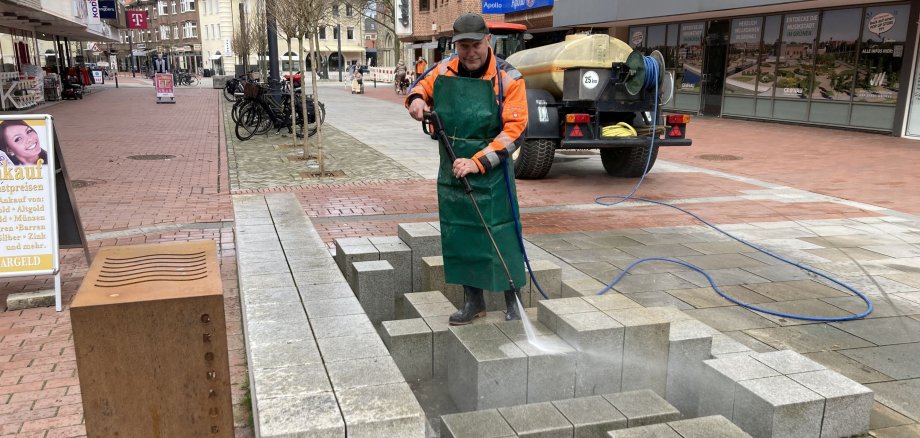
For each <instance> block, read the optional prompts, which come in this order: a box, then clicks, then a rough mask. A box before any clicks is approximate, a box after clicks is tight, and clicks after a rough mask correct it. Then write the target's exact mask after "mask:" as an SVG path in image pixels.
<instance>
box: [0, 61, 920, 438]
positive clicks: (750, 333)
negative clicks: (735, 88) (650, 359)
mask: <svg viewBox="0 0 920 438" xmlns="http://www.w3.org/2000/svg"><path fill="white" fill-rule="evenodd" d="M145 81H146V80H145V79H140V78H137V79H132V80H127V79H126V80H125V81H124V83H123V84H122V88H119V89H117V90H116V89H114V88H113V87H111V85H109V84H107V85H106V86H103V87H99V88H100V90H99V91H98V92H95V93H93V94H91V95H90V96H88V97H87V98H86V99H84V100H83V101H73V102H71V101H67V102H61V103H58V104H55V105H49V106H47V107H44V108H41V109H39V111H41V112H49V113H51V114H53V115H54V116H55V120H56V123H57V128H58V133H59V135H60V137H61V142H62V149H63V152H64V157H65V160H66V164H67V166H68V170H69V171H70V175H71V177H72V178H73V179H77V180H82V181H84V182H85V184H86V186H85V187H82V188H79V189H77V190H76V196H77V204H78V207H79V209H80V213H81V215H82V220H83V226H84V229H85V230H86V232H87V237H88V240H89V246H90V248H91V250H93V251H95V250H97V249H98V248H99V247H102V246H111V245H125V244H132V243H152V242H163V241H176V240H178V241H184V240H197V239H213V240H215V241H217V242H218V244H219V249H220V258H221V276H222V279H223V281H224V293H225V299H226V312H227V315H228V321H227V322H228V333H229V335H230V349H231V351H230V353H231V356H230V357H231V366H232V370H231V373H232V376H231V379H232V382H233V391H234V392H233V395H234V403H235V416H234V417H235V423H236V426H237V430H236V432H237V436H249V435H251V433H252V430H251V428H250V426H249V423H250V420H249V413H248V411H247V407H246V406H245V396H246V390H245V375H246V368H245V355H244V352H243V340H242V336H241V334H240V333H241V329H240V311H239V302H238V288H237V285H236V283H237V277H236V258H235V245H234V240H233V228H232V226H233V223H232V220H233V218H232V212H231V210H230V197H229V195H230V193H231V192H235V193H246V192H262V191H289V192H292V193H294V194H296V196H297V197H298V199H299V200H300V202H301V204H302V206H303V208H304V210H305V211H306V213H307V214H308V215H309V216H310V217H311V219H312V220H313V221H314V223H315V224H316V226H317V229H318V231H319V232H320V234H321V236H322V238H323V239H324V241H325V242H326V244H327V245H329V246H330V247H331V244H332V241H333V239H335V238H337V237H346V236H380V235H395V234H396V224H398V223H401V222H413V221H431V220H435V218H436V217H437V200H436V193H435V187H434V182H433V181H432V180H431V179H430V178H433V177H434V175H436V174H437V145H436V143H434V142H433V141H431V140H430V139H429V138H427V137H425V136H424V134H422V133H421V130H420V129H419V128H420V126H419V124H418V123H417V122H415V121H412V120H410V119H409V118H408V117H407V116H406V114H405V110H404V109H403V108H402V107H401V105H400V104H399V100H400V98H394V97H393V96H392V89H390V88H388V87H384V86H380V87H378V88H377V89H373V88H367V89H366V90H367V93H366V94H364V95H351V94H350V93H347V92H346V91H345V88H344V85H342V84H338V83H323V84H321V89H320V96H321V98H322V100H323V101H324V102H325V104H326V107H327V112H328V116H327V121H328V124H327V127H328V129H327V131H326V133H327V135H328V138H327V140H329V141H328V142H327V143H325V146H326V147H327V152H328V155H327V158H328V159H329V166H328V169H329V170H342V171H343V172H344V174H345V175H344V176H343V177H336V178H326V179H323V180H316V179H314V178H306V179H305V178H302V177H301V176H300V173H301V172H304V171H308V170H310V168H309V167H308V165H307V163H304V162H302V161H290V160H288V156H290V155H296V153H297V152H298V151H297V150H296V149H291V148H285V147H281V146H278V145H279V144H283V143H287V142H289V141H290V138H284V137H281V136H277V135H271V136H264V137H257V138H254V139H252V140H250V141H248V142H238V141H236V139H235V138H232V135H233V133H232V130H228V129H227V128H228V127H230V126H229V125H228V124H227V123H226V121H225V120H222V117H221V115H222V114H225V113H222V112H221V110H220V108H221V104H220V103H219V102H220V101H221V98H220V97H219V95H218V93H217V91H215V90H211V89H209V88H206V87H204V86H203V87H200V88H197V89H192V88H184V89H183V88H180V89H179V90H178V96H177V97H178V103H177V104H176V105H156V104H154V103H153V95H152V94H153V93H152V90H151V89H150V88H149V87H150V86H149V81H146V82H145ZM223 108H224V109H225V110H226V106H224V107H223ZM87 127H92V128H91V129H88V128H87ZM690 133H691V136H693V137H694V139H695V145H694V146H693V147H691V148H670V149H667V150H663V151H662V154H661V157H660V160H659V162H658V164H656V166H655V169H654V171H653V173H652V174H651V175H650V176H649V177H648V178H647V179H646V182H645V183H644V185H643V187H642V189H641V190H640V192H639V195H641V196H645V197H649V198H652V199H657V200H666V201H671V202H674V203H677V204H680V205H681V206H682V207H685V208H689V209H691V210H692V211H694V212H696V213H699V214H701V215H702V216H704V217H706V218H707V219H708V220H710V221H712V222H714V223H718V224H722V225H725V226H726V228H729V229H732V230H737V231H740V232H742V233H747V234H745V236H746V237H750V238H753V239H757V240H758V241H759V242H761V243H763V244H765V245H766V246H769V247H771V248H775V249H778V250H780V251H782V253H783V254H784V255H787V256H791V257H795V258H798V259H800V260H803V261H806V262H809V263H816V264H819V265H821V266H822V267H824V268H825V269H828V270H829V271H830V272H833V273H835V274H837V275H840V276H842V277H845V278H846V279H847V280H848V281H852V282H854V284H856V285H857V286H859V287H860V288H865V289H869V290H871V291H872V292H873V293H874V295H873V298H874V299H876V301H877V303H882V304H880V305H879V310H878V312H877V313H876V314H875V315H874V316H875V318H872V319H870V320H866V321H864V322H856V323H847V324H836V325H828V324H803V325H793V324H792V323H791V322H789V321H780V320H777V319H771V318H765V317H762V316H760V315H757V314H754V313H751V312H747V311H744V310H743V309H738V308H737V307H734V306H726V305H725V304H726V303H725V302H723V301H720V300H717V299H714V297H713V295H712V293H711V291H709V290H707V289H705V288H702V287H701V286H702V284H700V283H699V280H698V279H695V278H691V277H690V276H688V275H687V274H688V273H686V272H680V270H674V269H672V268H670V267H667V268H664V267H658V266H648V267H644V268H643V269H642V270H640V271H637V272H636V273H634V274H632V275H630V276H629V277H628V278H630V280H628V281H627V283H625V284H624V285H623V286H622V288H621V290H620V291H621V292H623V293H630V294H633V295H635V297H634V298H636V299H637V300H640V301H642V302H643V303H645V304H654V303H660V302H667V303H671V304H674V305H678V306H680V307H683V308H687V309H688V310H689V311H691V312H695V314H694V316H695V317H697V318H700V319H701V320H704V321H708V322H710V323H713V324H716V325H720V327H719V328H720V329H723V330H724V331H725V332H726V333H728V335H729V336H731V337H732V339H737V340H738V341H739V342H741V343H742V344H744V345H748V346H749V347H750V348H754V349H755V350H756V349H772V348H793V349H796V350H798V351H801V352H803V353H807V354H808V355H809V356H811V357H812V358H814V359H815V360H819V361H821V362H824V363H826V364H828V365H829V366H831V367H832V368H835V369H838V370H840V371H841V372H843V373H844V374H846V375H848V376H850V377H851V378H854V380H858V381H861V382H864V383H866V384H869V385H870V386H871V387H872V388H873V389H874V390H876V392H877V394H879V397H877V401H878V403H876V407H875V411H874V416H873V434H875V435H877V436H880V437H882V436H897V435H895V434H896V433H902V434H903V433H907V434H908V435H909V434H910V431H912V430H913V431H916V428H917V427H918V426H917V424H916V422H917V421H918V420H920V412H918V411H917V406H918V405H920V400H918V398H917V397H918V395H917V394H920V390H918V389H920V388H918V386H920V371H918V370H920V367H918V366H917V365H916V361H915V359H914V358H916V357H917V352H918V350H917V348H918V347H917V346H918V342H920V339H917V338H916V333H918V330H917V329H918V328H920V327H915V326H916V324H917V321H918V319H920V317H918V315H917V313H916V308H917V307H916V306H914V305H913V304H910V303H918V302H920V300H918V295H917V294H918V293H920V292H918V291H920V277H918V272H920V265H918V263H920V259H918V258H920V253H918V250H917V243H918V240H920V226H918V225H917V217H916V216H914V215H915V214H918V210H917V205H918V202H917V201H920V199H918V197H920V191H917V190H914V189H910V188H911V187H917V186H918V184H920V174H918V173H917V172H916V171H915V170H914V169H912V167H911V164H912V163H916V162H920V149H918V148H915V147H911V146H912V145H913V143H910V142H909V141H908V140H901V139H895V138H890V137H886V136H882V135H877V134H864V133H854V132H849V131H845V132H836V131H832V130H826V129H818V128H805V127H795V126H786V125H778V124H767V123H755V122H746V121H737V120H720V119H716V120H712V119H698V120H694V122H692V124H691V125H690ZM143 154H168V155H174V156H175V158H173V159H171V160H167V161H136V160H130V159H127V157H128V156H131V155H143ZM714 154H719V155H734V156H737V157H740V158H741V159H740V160H733V161H711V160H705V159H703V158H700V156H702V155H714ZM723 158H724V157H723ZM633 184H634V181H633V180H619V179H613V178H608V177H607V176H606V175H605V174H604V172H603V168H602V166H601V163H600V159H599V157H598V156H597V154H595V153H580V154H569V153H560V154H557V157H556V161H555V164H554V167H553V170H552V172H551V173H550V175H549V178H547V179H544V180H540V181H520V182H519V185H518V187H519V193H520V199H521V206H522V222H523V227H524V232H525V236H526V237H527V239H528V240H529V243H530V244H532V245H530V246H532V247H535V248H539V249H541V250H544V251H546V252H547V253H549V254H545V255H547V256H554V257H558V260H559V261H560V263H562V262H565V263H567V266H566V268H567V270H566V271H564V272H577V273H579V274H580V275H587V276H591V277H594V278H597V279H598V280H601V281H607V280H609V278H610V277H611V276H612V274H614V273H615V272H617V270H618V269H621V268H622V267H623V266H624V265H623V263H624V262H625V261H626V260H627V259H635V258H636V257H639V256H642V255H669V254H670V255H678V254H677V253H679V252H688V253H687V254H684V255H683V256H686V257H696V258H697V259H696V261H697V262H699V263H700V264H701V265H704V267H706V268H708V269H713V270H715V271H717V273H718V274H719V275H721V277H720V278H722V279H723V280H724V281H726V283H724V284H731V285H732V286H729V288H730V290H733V291H735V292H738V293H741V294H743V296H745V297H747V298H748V299H751V298H753V299H755V300H756V299H757V297H758V295H759V296H760V297H765V298H768V299H770V300H771V301H773V302H776V303H778V304H775V305H777V306H779V307H781V308H782V307H783V306H794V307H796V309H797V310H799V311H803V312H807V311H815V312H838V313H839V312H842V311H858V310H859V309H858V303H855V304H854V303H852V302H851V301H852V299H850V298H848V297H839V296H838V295H839V294H838V293H836V291H833V292H828V291H827V289H822V288H820V287H818V286H821V287H826V286H824V285H823V284H819V283H817V282H815V281H813V280H812V279H810V278H793V279H789V277H773V278H771V275H774V274H775V275H779V274H777V271H781V273H782V274H783V275H786V276H792V277H794V276H795V275H800V274H796V273H794V272H788V270H784V269H782V268H778V267H776V266H775V265H774V264H772V262H769V261H767V260H766V259H763V258H762V257H760V256H757V255H753V254H752V255H750V256H748V255H745V256H744V257H743V258H741V259H740V260H744V261H745V262H747V266H744V267H737V266H728V265H730V264H737V260H726V259H725V257H724V254H725V251H729V252H733V253H737V248H735V249H734V250H733V249H732V247H731V246H730V245H728V244H730V242H728V244H727V243H726V242H723V241H721V240H714V238H713V235H712V233H711V232H704V231H703V230H702V229H700V228H698V224H697V223H696V222H695V221H694V220H693V219H692V218H690V217H688V216H686V215H683V214H681V213H679V212H676V211H672V210H669V209H665V208H662V207H657V206H649V205H643V204H638V203H624V204H621V205H618V206H616V207H612V208H610V207H602V206H599V205H597V204H595V203H594V198H595V197H596V196H598V195H601V194H606V193H627V192H628V191H629V189H630V188H631V187H632V185H633ZM636 233H639V234H642V235H644V236H645V237H641V238H638V239H640V240H635V239H633V238H632V237H629V236H631V235H633V236H634V235H635V234H636ZM700 236H706V238H705V239H702V240H700ZM622 237H626V238H628V239H633V241H635V242H637V243H638V244H639V245H632V244H628V243H631V242H630V241H629V240H624V239H622ZM634 237H635V236H634ZM604 242H606V243H604ZM624 243H627V244H625V245H624ZM598 245H602V246H604V248H597V246H598ZM637 248H641V249H637ZM599 249H606V250H607V254H606V255H601V254H599V252H598V250H599ZM720 256H722V257H720ZM62 258H63V259H62V272H63V275H64V297H65V298H64V301H65V304H69V302H70V300H71V299H72V296H73V294H74V293H75V292H76V290H77V288H78V286H79V284H80V282H81V281H82V278H83V276H84V274H85V272H86V269H87V265H86V261H85V260H83V256H82V252H81V251H78V250H65V251H62ZM748 259H750V261H749V260H748ZM857 262H858V263H857ZM724 270H730V271H731V272H728V271H724ZM739 270H740V271H743V272H739ZM864 270H866V271H864ZM866 272H868V274H869V275H867V274H866ZM653 277H655V278H666V281H665V280H655V279H654V278H653ZM754 277H757V278H759V279H760V280H757V279H756V278H754ZM754 280H756V281H754ZM761 280H769V282H763V281H761ZM50 281H51V279H50V278H44V277H40V278H16V279H2V280H0V298H3V297H5V296H6V295H7V294H8V293H11V292H19V291H28V290H36V289H41V288H47V287H49V285H50V284H51V283H50ZM796 282H798V283H796ZM803 282H804V283H803ZM808 282H811V283H815V284H816V285H817V286H812V285H811V283H808ZM781 283H786V284H781ZM648 284H656V285H659V286H655V287H654V288H652V289H648V287H649V286H648ZM661 285H664V286H661ZM790 288H791V290H793V291H801V290H806V291H811V292H810V293H811V295H810V296H808V297H803V296H796V295H793V296H791V297H790V296H788V293H789V290H790ZM739 291H740V292H739ZM822 291H823V292H824V294H823V295H822V294H821V293H822ZM816 294H817V295H816ZM796 298H798V299H796ZM797 301H807V302H797ZM784 302H785V303H784ZM786 303H791V304H786ZM890 303H896V304H895V305H891V304H890ZM885 306H887V307H885ZM690 307H692V308H693V309H689V308H690ZM905 327H906V329H905ZM857 377H858V378H857ZM79 393H80V389H79V383H78V382H77V378H76V374H75V363H74V357H73V343H72V340H71V334H70V326H69V313H68V311H67V310H65V311H64V312H61V313H57V312H54V311H53V310H52V309H30V310H24V311H17V312H3V313H0V437H6V436H40V437H51V436H80V435H82V434H85V431H84V430H83V426H82V407H81V403H80V396H79ZM901 436H904V435H901Z"/></svg>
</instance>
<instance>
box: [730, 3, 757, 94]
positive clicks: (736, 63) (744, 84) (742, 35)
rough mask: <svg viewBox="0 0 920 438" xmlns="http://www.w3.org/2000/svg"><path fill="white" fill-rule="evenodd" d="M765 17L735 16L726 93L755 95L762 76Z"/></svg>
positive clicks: (731, 35)
mask: <svg viewBox="0 0 920 438" xmlns="http://www.w3.org/2000/svg"><path fill="white" fill-rule="evenodd" d="M762 33H763V17H746V18H735V19H733V20H732V27H731V34H729V38H728V65H727V66H726V67H725V88H724V90H725V94H741V95H749V96H753V95H754V94H756V93H757V83H758V82H759V81H758V79H759V78H760V76H759V73H758V67H759V62H760V41H761V34H762Z"/></svg>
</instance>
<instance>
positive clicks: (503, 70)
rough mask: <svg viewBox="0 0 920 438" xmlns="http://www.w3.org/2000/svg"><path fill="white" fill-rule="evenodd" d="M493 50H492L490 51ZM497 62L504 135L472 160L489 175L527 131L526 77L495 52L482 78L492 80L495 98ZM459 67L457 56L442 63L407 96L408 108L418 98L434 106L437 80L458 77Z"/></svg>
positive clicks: (509, 154) (499, 135)
mask: <svg viewBox="0 0 920 438" xmlns="http://www.w3.org/2000/svg"><path fill="white" fill-rule="evenodd" d="M491 50H492V49H489V51H490V52H491ZM496 63H498V72H499V73H500V75H501V81H502V88H503V89H504V93H505V98H504V99H503V101H502V132H501V133H499V134H498V136H497V137H495V139H493V140H492V141H491V142H490V143H489V145H488V146H486V147H485V148H483V149H482V150H481V151H479V152H477V153H476V155H473V157H472V159H473V161H474V162H476V165H477V166H479V171H480V172H482V173H486V171H488V170H489V169H492V168H494V167H496V166H498V165H499V164H501V162H502V161H504V160H506V159H508V157H510V156H511V154H513V153H514V151H515V150H517V148H519V147H520V146H521V145H522V144H523V143H524V129H526V128H527V92H526V91H525V89H524V78H523V77H522V76H521V73H520V72H518V71H517V69H515V68H514V67H513V66H512V65H511V64H508V63H507V62H505V61H504V60H503V59H499V58H496V57H495V54H494V53H492V54H491V56H490V57H489V68H487V69H486V73H485V75H483V77H482V79H483V80H487V81H492V86H493V89H494V90H495V95H496V96H498V92H499V89H498V81H497V80H496V77H495V73H496V68H495V64H496ZM459 64H460V59H459V58H458V57H457V55H453V56H451V57H450V58H447V59H445V60H442V61H441V62H439V63H438V65H437V66H436V67H435V68H433V69H432V70H431V72H430V73H428V76H425V77H424V78H422V79H421V80H419V81H418V83H417V84H416V85H415V88H413V89H412V91H411V92H410V93H409V95H408V96H407V97H406V108H408V107H409V103H410V102H411V101H412V100H413V99H415V97H414V96H418V97H421V98H422V99H425V102H426V103H427V104H428V105H429V106H431V105H433V103H434V102H432V96H434V81H435V79H437V78H438V76H439V75H447V76H457V71H458V70H459Z"/></svg>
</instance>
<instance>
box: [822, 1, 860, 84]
mask: <svg viewBox="0 0 920 438" xmlns="http://www.w3.org/2000/svg"><path fill="white" fill-rule="evenodd" d="M861 15H862V9H836V10H830V11H824V13H823V14H822V16H821V36H820V37H819V38H818V49H817V53H816V54H815V81H816V84H815V89H814V90H813V92H812V94H811V98H812V99H814V100H818V99H822V100H836V101H848V100H850V98H851V97H852V95H853V75H854V73H855V66H856V58H857V57H856V53H857V52H856V50H857V46H858V44H859V22H860V18H861Z"/></svg>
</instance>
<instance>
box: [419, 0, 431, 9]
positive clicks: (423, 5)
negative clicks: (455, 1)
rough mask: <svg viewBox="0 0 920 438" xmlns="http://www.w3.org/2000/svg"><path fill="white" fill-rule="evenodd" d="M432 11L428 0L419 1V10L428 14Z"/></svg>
mask: <svg viewBox="0 0 920 438" xmlns="http://www.w3.org/2000/svg"><path fill="white" fill-rule="evenodd" d="M429 9H431V6H430V4H429V2H428V0H418V10H419V11H421V12H428V10H429Z"/></svg>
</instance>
